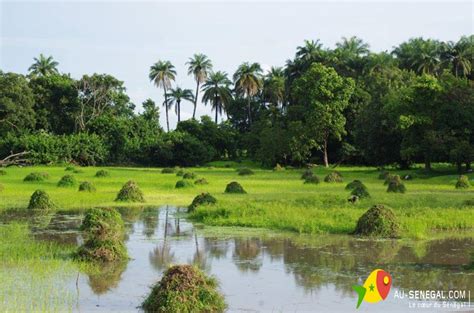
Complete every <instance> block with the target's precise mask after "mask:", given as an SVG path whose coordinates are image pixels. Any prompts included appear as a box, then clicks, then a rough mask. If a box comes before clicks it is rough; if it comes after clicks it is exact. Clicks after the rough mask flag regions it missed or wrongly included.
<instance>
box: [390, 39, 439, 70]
mask: <svg viewBox="0 0 474 313" xmlns="http://www.w3.org/2000/svg"><path fill="white" fill-rule="evenodd" d="M441 49H442V47H441V43H440V42H439V41H437V40H432V39H427V40H425V39H423V38H413V39H410V40H409V41H408V42H404V43H402V44H400V45H399V46H398V47H396V48H395V49H394V50H393V52H392V53H393V54H394V55H395V56H396V57H397V59H398V60H399V62H400V67H401V68H403V69H408V70H413V71H415V72H416V73H418V74H431V75H436V74H438V73H439V70H440V53H441Z"/></svg>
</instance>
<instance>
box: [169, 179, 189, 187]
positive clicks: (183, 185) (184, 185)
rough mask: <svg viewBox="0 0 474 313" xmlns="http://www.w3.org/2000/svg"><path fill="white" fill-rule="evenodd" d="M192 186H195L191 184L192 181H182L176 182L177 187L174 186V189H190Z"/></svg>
mask: <svg viewBox="0 0 474 313" xmlns="http://www.w3.org/2000/svg"><path fill="white" fill-rule="evenodd" d="M192 186H193V183H191V182H190V181H187V180H183V179H181V180H178V181H177V182H176V185H174V188H188V187H192Z"/></svg>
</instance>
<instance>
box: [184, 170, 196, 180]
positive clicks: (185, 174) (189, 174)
mask: <svg viewBox="0 0 474 313" xmlns="http://www.w3.org/2000/svg"><path fill="white" fill-rule="evenodd" d="M195 178H196V174H194V173H192V172H186V173H184V174H183V179H195Z"/></svg>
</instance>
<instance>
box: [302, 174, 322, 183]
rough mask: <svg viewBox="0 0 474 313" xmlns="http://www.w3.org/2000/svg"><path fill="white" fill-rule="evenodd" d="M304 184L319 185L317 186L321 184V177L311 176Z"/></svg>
mask: <svg viewBox="0 0 474 313" xmlns="http://www.w3.org/2000/svg"><path fill="white" fill-rule="evenodd" d="M304 183H305V184H313V185H317V184H319V183H320V181H319V177H318V176H316V175H313V176H309V177H307V178H306V179H305V180H304Z"/></svg>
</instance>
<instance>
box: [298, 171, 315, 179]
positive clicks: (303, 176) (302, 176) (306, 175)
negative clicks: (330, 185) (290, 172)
mask: <svg viewBox="0 0 474 313" xmlns="http://www.w3.org/2000/svg"><path fill="white" fill-rule="evenodd" d="M313 175H314V174H313V171H312V170H310V169H307V170H305V171H304V172H303V174H301V179H305V180H306V179H307V178H308V177H311V176H313Z"/></svg>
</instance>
